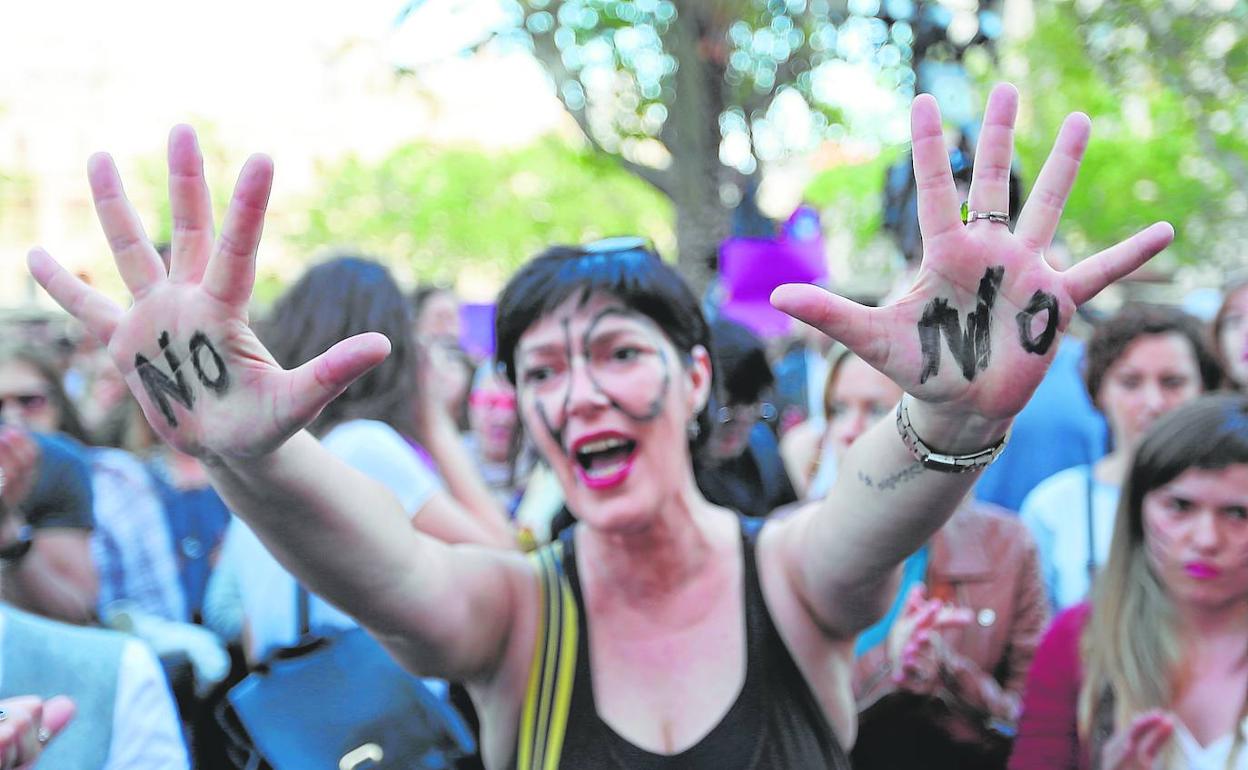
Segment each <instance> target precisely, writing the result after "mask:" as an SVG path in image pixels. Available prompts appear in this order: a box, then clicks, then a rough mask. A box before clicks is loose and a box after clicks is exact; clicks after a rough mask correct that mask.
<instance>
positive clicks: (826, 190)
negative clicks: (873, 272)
mask: <svg viewBox="0 0 1248 770" xmlns="http://www.w3.org/2000/svg"><path fill="white" fill-rule="evenodd" d="M902 149H903V148H900V147H893V148H889V149H887V150H885V151H884V152H882V153H880V154H878V155H876V156H875V157H874V158H871V159H870V160H867V161H865V162H862V163H855V164H849V165H844V166H837V167H835V168H830V169H828V170H826V171H822V172H820V173H819V174H818V175H817V176H815V178H814V179H812V180H811V182H810V184H809V185H808V186H807V187H806V193H805V198H806V200H807V201H808V202H810V203H812V204H814V205H815V206H818V207H819V208H820V209H821V210H823V211H834V212H835V214H836V217H837V219H838V220H842V221H844V222H846V224H847V225H848V226H849V228H850V229H851V232H852V243H853V245H854V246H855V247H859V248H861V247H863V246H866V245H867V244H868V243H870V242H871V241H872V240H873V239H874V238H876V237H877V236H878V235H879V234H880V228H881V226H882V225H883V216H884V177H885V174H886V172H887V170H888V167H889V166H891V165H892V164H893V163H894V162H896V160H897V159H898V158H899V157H901V153H902Z"/></svg>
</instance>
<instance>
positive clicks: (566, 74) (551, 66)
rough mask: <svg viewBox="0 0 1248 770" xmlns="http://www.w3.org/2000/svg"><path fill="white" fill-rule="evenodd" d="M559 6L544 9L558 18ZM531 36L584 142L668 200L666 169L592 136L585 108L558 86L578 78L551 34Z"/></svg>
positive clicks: (670, 186) (670, 183)
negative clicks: (630, 156)
mask: <svg viewBox="0 0 1248 770" xmlns="http://www.w3.org/2000/svg"><path fill="white" fill-rule="evenodd" d="M561 5H562V2H555V3H552V4H551V5H550V6H549V7H548V8H547V12H548V13H550V14H551V15H553V16H555V17H556V18H558V15H559V7H560V6H561ZM530 37H531V38H532V39H533V55H534V56H535V57H537V60H538V62H539V63H540V64H541V65H542V68H543V69H545V70H546V74H547V75H549V76H550V78H551V80H552V81H553V82H554V85H555V95H556V96H558V97H559V102H560V103H561V104H563V108H564V109H565V110H567V111H568V114H569V115H571V116H572V119H573V120H575V121H576V125H577V126H578V127H579V128H580V129H581V133H582V134H584V135H585V139H586V141H588V142H589V144H590V146H591V147H592V148H593V149H594V151H595V152H597V153H600V154H602V155H607V156H610V157H611V158H612V159H614V160H615V161H616V162H618V163H619V164H620V165H621V166H623V167H624V169H625V170H626V171H628V172H629V173H630V174H632V175H633V176H636V177H638V178H639V179H641V180H643V181H645V182H646V183H648V184H649V185H650V186H651V187H653V188H654V189H656V190H658V191H659V192H660V193H662V194H663V195H664V196H666V197H667V198H669V199H670V198H672V197H673V192H674V182H675V180H674V179H673V178H672V174H671V172H670V171H669V170H665V169H660V168H654V167H653V166H647V165H645V164H642V163H637V162H635V161H631V160H629V159H628V158H625V157H624V156H623V155H622V154H620V153H619V152H612V151H611V150H609V149H607V148H606V147H605V146H603V144H602V142H601V141H599V139H598V137H597V136H595V135H594V131H593V127H592V126H591V125H590V122H589V113H588V109H587V106H586V105H581V106H580V107H573V106H572V105H571V104H569V103H568V100H567V97H565V96H564V93H563V88H561V87H560V86H561V84H562V83H566V82H568V81H571V80H576V79H577V78H576V75H575V74H573V73H572V72H571V71H570V70H568V68H567V67H566V66H565V65H564V63H563V56H562V54H560V52H559V48H558V46H556V45H555V40H554V34H553V33H545V34H540V35H539V34H532V33H531V34H530Z"/></svg>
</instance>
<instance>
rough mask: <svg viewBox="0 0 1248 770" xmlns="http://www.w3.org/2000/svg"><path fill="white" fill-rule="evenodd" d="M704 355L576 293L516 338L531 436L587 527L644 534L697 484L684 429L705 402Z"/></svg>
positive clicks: (623, 311) (614, 302) (630, 313)
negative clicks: (681, 348) (670, 503)
mask: <svg viewBox="0 0 1248 770" xmlns="http://www.w3.org/2000/svg"><path fill="white" fill-rule="evenodd" d="M710 371H711V370H710V362H709V357H708V355H707V353H706V350H705V349H704V348H702V347H701V346H698V347H696V348H695V349H694V351H693V354H692V356H688V355H684V354H682V353H680V352H678V351H677V350H676V348H675V347H674V346H673V345H672V343H671V341H670V340H669V339H668V337H667V336H666V335H665V334H664V333H663V331H662V330H661V329H660V328H659V326H658V325H657V324H655V323H654V321H653V320H651V319H650V318H649V317H647V316H645V315H643V314H641V313H638V312H636V311H634V310H633V309H631V308H629V307H628V306H627V305H625V304H624V303H623V302H621V301H620V300H619V299H617V298H616V297H614V296H612V295H609V294H604V293H596V294H593V295H591V296H590V297H588V298H587V299H583V298H582V297H581V296H579V295H576V296H573V297H571V298H569V299H568V300H567V301H566V302H564V303H563V304H561V305H560V306H559V307H557V308H556V309H555V310H553V311H551V312H550V313H548V314H547V315H545V316H542V317H541V318H540V319H539V320H537V321H536V322H535V323H533V325H531V326H530V327H529V328H528V329H527V330H526V331H525V332H524V334H522V335H521V336H520V340H519V344H518V346H517V349H516V373H517V386H516V387H517V395H518V397H519V404H520V414H521V417H522V419H523V420H524V426H525V430H526V432H527V433H528V435H530V436H531V437H532V438H533V441H534V443H535V444H536V446H537V448H538V450H539V451H540V452H541V453H542V455H543V456H544V457H545V458H546V460H547V462H548V463H549V464H550V467H551V469H552V470H553V471H554V473H555V475H556V476H557V477H558V479H559V481H560V484H561V486H562V487H563V491H564V494H565V496H566V497H567V501H568V507H569V508H570V509H571V510H572V511H573V512H574V513H575V514H576V515H577V518H578V519H580V520H581V521H582V522H585V523H586V524H589V525H590V526H592V527H595V528H597V529H601V530H607V531H611V532H616V533H626V532H628V531H635V530H636V529H638V528H642V527H645V526H646V525H647V524H648V523H649V522H650V521H652V520H653V517H654V516H655V515H656V514H657V513H658V512H660V511H661V510H662V509H663V507H664V506H665V504H666V503H667V502H668V501H670V500H671V499H672V498H673V497H674V496H676V495H679V494H681V493H682V492H683V491H684V490H685V489H688V488H689V487H690V486H691V485H692V473H691V471H690V463H689V456H688V450H687V446H688V444H687V441H688V438H687V436H688V433H687V425H688V424H689V422H690V420H692V419H693V418H694V416H695V415H696V414H697V412H698V410H699V409H700V408H701V406H702V404H703V403H705V399H706V397H707V394H708V390H709V385H710Z"/></svg>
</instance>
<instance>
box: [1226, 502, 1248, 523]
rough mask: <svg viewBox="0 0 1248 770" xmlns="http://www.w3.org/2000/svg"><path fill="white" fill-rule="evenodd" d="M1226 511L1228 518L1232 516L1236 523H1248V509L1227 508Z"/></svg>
mask: <svg viewBox="0 0 1248 770" xmlns="http://www.w3.org/2000/svg"><path fill="white" fill-rule="evenodd" d="M1224 510H1225V511H1226V515H1227V516H1230V517H1231V518H1232V519H1235V520H1236V521H1248V508H1245V507H1244V506H1242V505H1231V506H1227V507H1226V508H1225V509H1224Z"/></svg>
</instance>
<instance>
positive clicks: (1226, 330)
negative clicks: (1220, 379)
mask: <svg viewBox="0 0 1248 770" xmlns="http://www.w3.org/2000/svg"><path fill="white" fill-rule="evenodd" d="M1213 340H1214V348H1215V349H1216V351H1217V354H1218V357H1219V358H1220V359H1221V360H1222V366H1223V368H1224V369H1225V370H1226V384H1227V385H1228V386H1230V387H1231V388H1232V389H1234V390H1238V391H1244V390H1248V270H1241V271H1240V272H1238V273H1236V274H1235V275H1233V276H1232V277H1231V278H1230V280H1228V281H1227V282H1226V286H1225V287H1224V288H1223V290H1222V306H1221V307H1220V308H1218V314H1217V315H1216V316H1214V318H1213Z"/></svg>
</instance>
